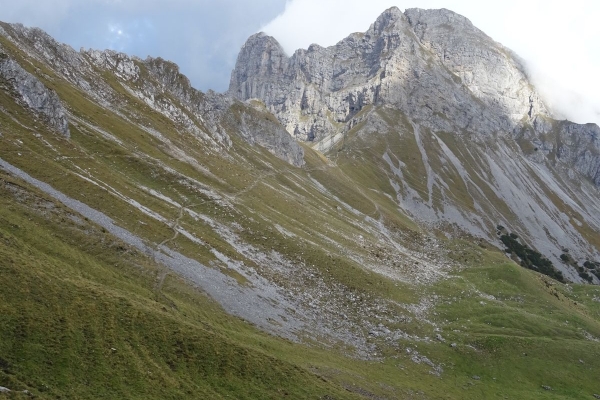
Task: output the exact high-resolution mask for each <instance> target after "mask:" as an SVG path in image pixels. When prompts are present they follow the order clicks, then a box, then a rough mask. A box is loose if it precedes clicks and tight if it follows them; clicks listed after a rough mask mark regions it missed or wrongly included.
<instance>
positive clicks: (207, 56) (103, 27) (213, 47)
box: [0, 0, 285, 91]
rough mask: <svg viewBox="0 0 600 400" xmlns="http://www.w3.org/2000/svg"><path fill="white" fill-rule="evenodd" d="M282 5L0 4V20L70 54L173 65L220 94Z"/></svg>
mask: <svg viewBox="0 0 600 400" xmlns="http://www.w3.org/2000/svg"><path fill="white" fill-rule="evenodd" d="M284 6H285V0H254V1H252V2H249V1H243V2H242V1H239V0H219V1H218V2H217V1H214V0H43V1H40V0H18V1H14V0H0V20H2V21H6V22H20V23H23V24H24V25H26V26H36V27H39V28H41V29H43V30H45V31H47V32H48V33H49V34H50V35H51V36H53V37H54V38H56V39H57V40H58V41H60V42H63V43H67V44H69V45H71V46H72V47H73V48H75V49H79V48H80V47H85V48H94V49H106V48H110V49H113V50H117V51H122V52H124V53H127V54H132V55H137V56H139V57H142V58H145V57H146V56H148V55H151V56H155V57H158V56H160V57H162V58H165V59H169V60H172V61H174V62H176V63H177V64H178V65H179V67H180V68H181V71H182V72H183V73H184V74H185V75H187V76H188V77H189V78H190V80H191V81H192V84H193V85H194V86H195V87H197V88H199V89H202V90H207V89H214V90H218V91H224V90H226V89H227V87H228V85H229V78H230V73H231V70H232V69H233V67H234V64H235V59H236V56H237V53H238V51H239V49H240V48H241V46H242V45H243V44H244V42H245V40H246V39H247V38H248V37H249V36H250V35H252V34H253V33H255V32H256V31H257V30H258V29H259V28H260V27H261V26H262V25H264V24H265V23H266V22H268V21H270V20H271V19H273V18H274V17H275V16H277V14H279V13H280V12H281V11H282V10H283V8H284Z"/></svg>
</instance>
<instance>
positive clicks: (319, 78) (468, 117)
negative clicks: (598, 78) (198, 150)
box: [229, 7, 548, 150]
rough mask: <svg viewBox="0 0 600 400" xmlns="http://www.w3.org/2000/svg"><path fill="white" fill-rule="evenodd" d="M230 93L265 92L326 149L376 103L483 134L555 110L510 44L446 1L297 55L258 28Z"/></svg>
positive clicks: (289, 123) (282, 114)
mask: <svg viewBox="0 0 600 400" xmlns="http://www.w3.org/2000/svg"><path fill="white" fill-rule="evenodd" d="M229 93H230V94H231V95H233V96H235V97H237V98H239V99H240V100H244V101H245V100H248V99H252V98H257V99H260V100H261V101H263V102H264V103H265V105H266V106H267V108H268V109H269V110H270V111H271V112H273V113H274V114H275V115H276V116H277V117H278V119H279V120H280V121H281V122H282V124H283V125H284V126H285V127H286V128H287V130H288V132H290V134H292V135H293V136H295V137H296V138H298V139H300V140H304V141H311V142H314V143H315V146H316V147H317V148H319V149H321V150H324V149H327V148H329V147H331V146H332V145H333V144H335V143H336V142H337V141H338V140H340V139H341V138H342V137H343V135H344V134H345V132H347V131H348V130H349V129H351V128H352V126H355V125H356V123H358V120H356V119H355V116H356V115H358V114H359V113H360V111H361V110H363V109H364V108H365V107H367V106H369V105H388V106H391V107H393V108H396V109H400V110H402V111H404V112H406V113H407V115H408V116H409V117H410V118H411V119H413V120H418V121H420V122H421V123H422V124H424V125H426V126H428V127H429V128H431V129H433V130H435V131H453V132H470V133H475V134H477V135H483V136H488V135H490V134H493V133H504V134H506V133H511V132H514V131H517V130H519V129H520V128H519V127H520V126H521V125H522V123H523V121H524V120H531V119H533V118H534V117H535V116H536V115H538V114H540V115H547V114H548V113H547V111H546V108H545V106H544V104H543V102H542V101H541V100H540V98H539V96H538V95H537V93H536V92H535V89H534V88H533V86H532V85H531V84H530V83H529V81H528V79H527V76H526V74H525V73H524V69H523V67H522V66H521V64H520V63H519V62H518V61H517V60H516V58H515V57H513V55H512V53H511V52H510V51H509V50H507V49H505V48H504V47H503V46H502V45H500V44H498V43H496V42H494V41H493V40H492V39H490V38H489V37H488V36H486V35H485V34H484V33H483V32H481V31H479V30H478V29H477V28H475V27H474V26H473V25H472V24H471V22H470V21H469V20H468V19H467V18H465V17H462V16H460V15H458V14H456V13H453V12H451V11H449V10H419V9H410V10H407V12H406V13H402V12H401V11H400V10H399V9H398V8H397V7H392V8H390V9H388V10H386V11H385V12H383V13H382V14H381V15H380V16H379V18H377V20H376V21H375V22H374V23H373V24H372V25H371V27H370V28H369V30H368V31H367V32H365V33H355V34H352V35H350V36H348V37H347V38H346V39H344V40H342V41H340V42H339V43H337V44H336V45H335V46H331V47H328V48H323V47H321V46H317V45H312V46H310V47H309V48H308V50H302V49H301V50H298V51H296V52H295V53H294V54H293V55H292V56H291V57H287V56H286V55H285V52H284V51H283V49H282V48H281V45H280V44H279V43H278V42H277V41H276V40H275V39H274V38H271V37H269V36H266V35H264V34H262V33H261V34H256V35H254V36H252V37H250V38H249V39H248V41H247V42H246V44H245V45H244V47H243V48H242V50H241V52H240V54H239V57H238V60H237V64H236V68H235V69H234V71H233V73H232V77H231V83H230V89H229ZM448 99H453V100H452V101H450V102H449V101H447V100H448Z"/></svg>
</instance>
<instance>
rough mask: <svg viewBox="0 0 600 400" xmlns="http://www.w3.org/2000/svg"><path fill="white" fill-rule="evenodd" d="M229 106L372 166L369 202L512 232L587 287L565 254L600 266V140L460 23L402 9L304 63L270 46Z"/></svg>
mask: <svg viewBox="0 0 600 400" xmlns="http://www.w3.org/2000/svg"><path fill="white" fill-rule="evenodd" d="M229 93H230V94H231V95H232V96H235V97H236V98H238V99H240V100H248V99H258V100H260V101H262V102H263V103H264V104H265V106H266V107H267V109H268V110H269V111H271V112H273V114H275V115H276V116H277V118H278V119H279V121H280V122H281V123H282V124H283V125H284V126H285V127H286V129H287V130H288V132H290V134H292V135H293V136H295V137H296V138H297V139H299V140H302V141H306V142H308V143H310V145H311V147H313V148H315V149H318V150H321V151H326V152H328V153H329V154H335V159H336V160H337V164H338V165H339V166H341V167H342V169H347V168H361V164H364V162H365V161H366V160H367V158H368V159H370V160H372V161H373V162H374V163H375V165H369V167H371V168H370V169H372V170H373V172H375V171H377V175H378V177H379V178H378V179H377V180H376V181H375V180H374V181H372V182H371V184H370V185H369V189H373V190H383V191H384V192H385V193H387V194H388V195H389V196H391V197H393V198H394V202H395V203H396V204H397V207H398V208H399V209H400V210H402V211H403V212H404V213H406V214H407V215H409V216H410V217H411V218H412V219H414V220H416V221H419V222H420V223H422V224H423V225H426V226H432V227H436V228H440V229H442V230H445V231H447V232H448V231H449V232H454V231H458V232H461V233H464V234H469V235H473V236H476V237H480V238H483V239H485V240H486V241H489V242H492V243H494V242H495V243H498V239H497V237H496V236H497V235H496V227H497V225H501V226H506V227H509V228H510V230H511V231H514V232H517V233H518V234H519V235H520V236H521V237H522V238H525V240H526V242H527V243H528V244H529V245H531V246H532V247H534V248H535V249H537V250H538V251H539V252H540V253H542V254H543V255H545V256H546V257H548V259H550V260H551V261H552V262H553V263H554V264H555V265H556V266H557V267H559V268H560V269H561V270H562V272H563V273H564V274H565V275H566V276H567V277H568V279H570V280H574V281H579V277H578V273H577V271H576V270H575V269H574V268H571V267H570V266H568V265H565V263H563V262H561V259H560V256H561V255H562V254H563V253H564V251H563V250H569V251H570V254H571V255H572V256H574V259H576V260H577V261H578V262H580V263H583V262H585V261H586V260H587V259H597V258H598V241H597V232H598V231H600V219H599V218H598V215H600V214H599V211H600V209H599V208H598V207H599V204H598V201H597V200H598V187H599V186H600V135H599V134H600V128H599V127H598V126H597V125H594V124H588V125H578V124H575V123H571V122H568V121H556V120H554V119H552V115H551V113H550V112H549V111H548V108H547V107H546V106H545V105H544V103H543V101H542V99H541V98H540V96H539V95H538V94H537V92H536V90H535V88H534V87H533V85H532V84H531V83H530V81H529V79H528V77H527V74H526V72H525V68H524V66H523V65H522V63H521V62H520V61H519V59H518V57H516V56H515V55H514V54H513V53H512V52H511V51H510V50H508V49H506V48H505V47H503V46H502V45H500V44H499V43H496V42H494V41H493V40H492V39H491V38H489V37H488V36H487V35H485V34H484V33H483V32H481V31H480V30H479V29H477V28H476V27H474V26H473V25H472V24H471V22H470V21H469V20H468V19H466V18H464V17H462V16H460V15H458V14H455V13H453V12H452V11H448V10H418V9H409V10H407V11H406V12H405V13H402V12H401V11H400V10H399V9H398V8H395V7H394V8H391V9H389V10H387V11H386V12H384V13H383V14H382V15H381V16H380V17H379V18H378V19H377V21H375V23H374V24H373V25H372V26H371V27H370V28H369V30H368V31H367V32H365V33H355V34H352V35H350V36H349V37H347V38H346V39H344V40H342V41H340V42H339V43H338V44H336V45H335V46H332V47H329V48H322V47H320V46H318V45H312V46H310V47H309V48H308V50H298V51H296V52H295V53H294V54H293V55H292V56H291V57H287V56H286V55H285V53H284V51H283V49H282V48H281V46H280V45H279V43H277V41H276V40H275V39H274V38H272V37H269V36H266V35H264V34H262V33H259V34H256V35H254V36H252V37H251V38H250V39H248V41H247V42H246V44H245V45H244V47H243V48H242V50H241V52H240V55H239V57H238V61H237V65H236V68H235V70H234V71H233V73H232V77H231V84H230V88H229ZM363 149H368V152H365V151H363ZM373 153H375V154H373ZM367 162H368V161H367ZM584 221H585V222H584Z"/></svg>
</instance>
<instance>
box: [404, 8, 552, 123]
mask: <svg viewBox="0 0 600 400" xmlns="http://www.w3.org/2000/svg"><path fill="white" fill-rule="evenodd" d="M405 14H406V16H407V18H408V21H409V23H410V25H411V27H412V29H413V30H414V32H415V34H416V36H417V38H418V39H419V42H420V43H421V44H422V45H423V46H424V47H425V48H426V49H427V50H429V51H431V52H432V53H434V54H435V55H436V56H437V59H438V60H439V61H440V62H441V63H442V64H443V65H444V66H445V67H446V68H448V69H449V70H450V71H451V72H452V73H453V74H455V75H456V76H458V77H459V78H460V79H461V81H462V83H463V84H464V85H466V86H467V87H468V88H469V90H470V91H471V93H473V94H474V95H475V96H476V97H477V98H478V99H480V100H481V101H483V102H484V103H485V104H486V105H487V106H488V107H492V108H494V109H498V110H500V111H501V112H502V113H504V114H506V115H508V116H509V117H510V119H511V120H512V121H514V122H519V121H520V120H521V119H522V118H523V117H524V113H523V111H524V110H525V111H526V113H527V116H529V117H533V116H535V115H537V114H542V115H548V111H547V110H546V106H545V105H544V103H543V102H542V101H541V99H540V97H539V96H538V94H537V93H536V92H535V91H534V89H533V87H532V85H531V84H530V83H529V80H528V78H527V76H526V74H525V70H524V67H523V65H522V64H521V63H520V62H519V60H518V58H517V56H516V55H515V54H513V53H512V51H511V50H509V49H507V48H505V47H504V46H502V45H501V44H500V43H496V42H494V41H493V40H492V39H491V38H490V37H488V36H487V35H486V34H485V33H483V32H482V31H480V30H479V29H477V28H476V27H475V26H473V24H472V23H471V21H469V20H468V19H467V18H465V17H463V16H461V15H458V14H456V13H454V12H452V11H449V10H445V9H441V10H421V9H416V8H412V9H408V10H406V12H405Z"/></svg>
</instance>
